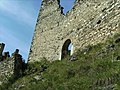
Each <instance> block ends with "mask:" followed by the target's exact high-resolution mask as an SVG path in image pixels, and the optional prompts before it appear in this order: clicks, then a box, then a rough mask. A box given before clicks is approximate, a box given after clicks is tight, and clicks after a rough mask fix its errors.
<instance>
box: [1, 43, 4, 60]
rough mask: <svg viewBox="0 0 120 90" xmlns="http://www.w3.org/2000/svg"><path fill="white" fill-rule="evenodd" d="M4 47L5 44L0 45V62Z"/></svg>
mask: <svg viewBox="0 0 120 90" xmlns="http://www.w3.org/2000/svg"><path fill="white" fill-rule="evenodd" d="M4 47H5V44H4V43H0V61H1V59H2V53H3V50H4Z"/></svg>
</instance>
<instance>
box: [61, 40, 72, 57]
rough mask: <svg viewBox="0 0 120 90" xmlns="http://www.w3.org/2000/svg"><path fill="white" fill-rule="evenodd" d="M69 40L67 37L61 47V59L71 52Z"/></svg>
mask: <svg viewBox="0 0 120 90" xmlns="http://www.w3.org/2000/svg"><path fill="white" fill-rule="evenodd" d="M71 45H72V44H71V40H70V39H68V40H66V41H65V43H64V45H63V47H62V54H61V59H64V58H65V57H67V56H70V54H71V49H70V48H71Z"/></svg>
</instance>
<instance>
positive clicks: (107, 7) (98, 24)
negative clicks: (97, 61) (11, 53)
mask: <svg viewBox="0 0 120 90" xmlns="http://www.w3.org/2000/svg"><path fill="white" fill-rule="evenodd" d="M115 33H120V0H76V1H75V3H74V6H73V8H72V9H71V10H70V11H69V12H68V13H67V14H66V15H64V14H63V13H62V10H61V6H60V2H59V0H43V1H42V5H41V9H40V13H39V16H38V20H37V24H36V28H35V32H34V37H33V41H32V45H31V50H30V54H29V59H28V60H29V61H39V60H40V59H41V58H42V57H46V58H47V59H48V60H58V59H61V50H62V46H63V44H64V42H65V41H66V40H67V39H70V40H71V42H72V44H73V52H76V50H77V49H78V48H84V47H85V46H87V45H94V44H97V43H100V42H104V41H105V40H106V38H109V37H112V36H113V35H114V34H115Z"/></svg>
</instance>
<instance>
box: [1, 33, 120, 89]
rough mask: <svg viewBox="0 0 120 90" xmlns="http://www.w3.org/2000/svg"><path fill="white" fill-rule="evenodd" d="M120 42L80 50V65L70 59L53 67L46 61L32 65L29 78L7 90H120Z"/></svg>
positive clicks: (118, 36)
mask: <svg viewBox="0 0 120 90" xmlns="http://www.w3.org/2000/svg"><path fill="white" fill-rule="evenodd" d="M118 38H120V35H116V36H114V38H112V39H110V40H109V41H107V42H106V43H103V44H98V45H95V46H88V47H86V48H85V49H84V50H78V52H77V53H76V55H75V56H76V59H77V60H76V61H70V60H68V58H66V59H64V60H62V61H54V62H51V63H50V62H48V61H46V60H43V61H41V62H35V63H29V65H28V68H27V70H26V72H25V76H23V77H21V78H19V79H17V80H15V81H14V82H12V83H11V82H10V83H9V87H8V89H7V90H14V89H15V88H16V89H17V90H93V89H95V90H101V89H102V90H103V89H104V88H107V89H109V88H111V87H112V88H114V89H115V90H120V81H119V79H120V62H119V61H117V60H116V58H117V57H118V56H120V41H119V42H116V40H117V39H118ZM115 42H116V43H115ZM6 85H8V84H6ZM4 87H6V86H4V85H3V88H4ZM4 90H5V88H4Z"/></svg>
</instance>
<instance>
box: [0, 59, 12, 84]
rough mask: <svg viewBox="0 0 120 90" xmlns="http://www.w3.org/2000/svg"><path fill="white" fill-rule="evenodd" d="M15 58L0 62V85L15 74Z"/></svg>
mask: <svg viewBox="0 0 120 90" xmlns="http://www.w3.org/2000/svg"><path fill="white" fill-rule="evenodd" d="M13 68H14V63H13V60H4V61H1V62H0V85H2V84H3V83H6V82H8V78H10V77H11V75H13V70H14V69H13Z"/></svg>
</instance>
